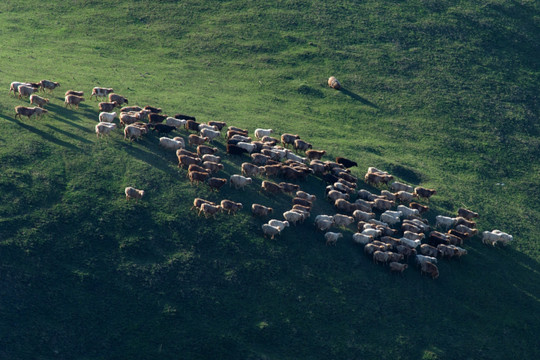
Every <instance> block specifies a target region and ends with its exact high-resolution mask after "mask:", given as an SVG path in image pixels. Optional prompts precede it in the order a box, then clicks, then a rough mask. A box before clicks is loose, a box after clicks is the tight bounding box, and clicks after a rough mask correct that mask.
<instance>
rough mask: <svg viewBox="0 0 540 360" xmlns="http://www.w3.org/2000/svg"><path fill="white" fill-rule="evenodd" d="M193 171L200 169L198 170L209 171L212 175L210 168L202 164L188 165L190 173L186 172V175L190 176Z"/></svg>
mask: <svg viewBox="0 0 540 360" xmlns="http://www.w3.org/2000/svg"><path fill="white" fill-rule="evenodd" d="M192 171H198V172H202V173H207V174H208V175H210V171H209V170H208V169H206V168H203V167H202V166H200V165H197V164H190V165H189V166H188V173H187V174H186V176H189V173H190V172H192Z"/></svg>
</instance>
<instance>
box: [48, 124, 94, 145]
mask: <svg viewBox="0 0 540 360" xmlns="http://www.w3.org/2000/svg"><path fill="white" fill-rule="evenodd" d="M45 126H46V127H48V128H49V129H51V130H54V131H56V132H58V133H60V134H62V135H65V136H68V137H71V138H73V139H76V140H79V141H80V142H83V143H87V144H89V143H91V141H90V140H88V139H85V138H83V137H80V136H78V135H75V134H72V133H70V132H67V131H64V130H62V129H59V128H57V127H56V126H52V125H49V124H45Z"/></svg>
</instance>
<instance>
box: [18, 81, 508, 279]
mask: <svg viewBox="0 0 540 360" xmlns="http://www.w3.org/2000/svg"><path fill="white" fill-rule="evenodd" d="M336 81H337V80H336ZM329 84H330V82H329ZM334 85H336V84H334ZM59 86H60V84H59V83H57V82H53V81H49V80H42V81H40V82H39V83H27V82H13V83H11V86H10V92H11V91H13V93H14V94H16V93H18V97H19V98H22V97H29V98H30V102H31V104H36V105H37V106H36V107H25V106H17V107H15V112H16V116H19V117H20V118H21V120H22V116H27V117H28V118H30V117H31V116H34V115H36V117H39V116H41V115H43V114H45V113H47V110H45V109H44V107H45V106H46V105H47V104H48V103H49V99H46V98H43V97H41V96H39V95H38V94H37V93H38V92H39V91H40V90H41V91H43V92H44V91H45V90H48V91H49V92H52V91H53V90H54V89H55V88H56V87H59ZM336 86H337V85H336ZM83 96H84V92H83V91H74V90H68V91H67V92H66V93H65V106H66V107H68V106H69V107H72V106H73V105H75V107H76V108H78V106H79V104H80V103H81V102H82V101H84V100H85V99H84V97H83ZM94 96H95V97H96V101H97V100H98V99H100V98H105V97H106V98H107V99H108V100H109V101H108V102H100V103H99V105H98V106H99V110H100V113H99V117H98V120H99V122H98V123H97V124H96V126H95V131H96V135H97V137H98V138H99V137H103V136H106V135H108V134H110V133H111V132H112V131H113V130H115V129H116V128H117V127H118V126H121V127H123V133H124V139H126V140H129V141H132V140H138V139H140V138H141V137H142V136H144V135H145V134H148V132H149V130H152V131H153V132H155V131H157V132H158V133H159V134H161V135H168V134H170V133H172V132H173V131H180V130H185V131H187V134H188V135H187V144H188V146H189V147H192V148H193V150H194V151H189V150H187V149H186V141H185V139H184V137H183V136H176V137H173V138H171V137H169V136H162V137H160V139H159V144H160V146H162V147H163V148H164V149H166V150H170V151H176V155H177V158H178V166H179V167H181V168H187V176H188V178H189V180H190V182H191V183H196V184H199V183H205V184H207V185H208V186H209V187H210V189H211V190H212V191H219V190H220V188H221V187H222V186H224V185H225V184H226V183H227V182H228V183H229V186H231V187H233V186H234V188H235V189H245V188H246V187H250V186H253V185H252V184H253V178H254V177H265V178H266V179H265V180H263V181H262V183H261V187H260V190H259V191H263V192H266V193H269V194H279V193H287V194H293V193H294V194H295V196H294V197H293V198H292V204H291V205H292V206H291V209H290V210H287V211H285V212H284V213H283V218H284V220H278V219H271V220H269V221H268V222H267V223H264V224H263V225H262V231H263V234H264V236H265V237H269V238H270V239H274V238H275V237H276V236H278V235H279V234H281V232H283V231H284V230H285V228H287V227H290V226H295V225H297V224H302V223H304V222H305V221H306V220H307V219H308V218H310V216H311V210H312V208H313V204H314V202H316V201H317V198H316V196H315V195H311V194H309V193H306V192H305V191H302V190H301V189H300V185H298V184H296V183H295V182H301V181H302V180H305V179H306V178H307V177H308V176H315V177H318V178H320V179H322V180H323V181H324V183H326V189H325V194H326V199H327V201H330V202H331V203H332V204H333V205H334V207H335V210H336V212H335V213H333V214H326V215H325V214H321V215H317V216H316V217H315V220H314V225H315V227H316V228H317V230H319V231H322V232H324V238H325V240H326V245H336V243H337V241H338V239H340V238H343V236H344V235H343V232H342V231H343V230H346V229H350V228H351V227H353V228H354V229H355V231H356V232H355V233H354V234H353V235H352V241H353V243H355V244H359V245H362V246H363V249H364V252H365V253H366V254H368V255H369V256H370V257H371V258H372V259H373V262H375V263H379V264H388V265H389V268H390V270H391V271H393V272H400V273H402V272H403V271H404V270H405V269H406V268H407V267H408V262H409V259H411V258H412V259H414V260H415V263H416V264H417V265H418V267H419V268H420V271H421V273H422V274H428V275H429V276H431V277H432V278H434V279H435V278H437V277H438V276H439V270H438V267H437V259H438V258H441V257H445V258H460V257H461V256H463V255H465V254H467V250H465V249H463V248H462V247H461V246H463V244H464V242H466V241H468V240H469V239H470V238H471V237H473V236H475V235H477V234H478V229H477V228H476V223H475V222H474V220H473V219H474V218H476V217H477V216H478V214H477V213H475V212H473V211H471V210H467V209H463V208H460V209H459V210H458V212H457V214H456V215H457V216H456V217H448V216H442V215H437V216H436V218H435V219H436V223H435V226H434V228H433V227H432V226H430V224H429V222H428V220H427V219H425V218H424V217H423V214H425V213H426V212H428V211H429V207H428V203H429V198H430V197H431V196H433V195H435V194H436V191H435V190H433V189H427V188H424V187H421V186H417V187H413V186H411V185H408V184H404V183H401V182H398V181H394V176H393V175H391V174H389V173H388V172H385V171H382V170H379V169H377V168H374V167H369V168H368V170H367V172H366V174H365V176H364V179H363V181H364V182H365V183H366V184H370V185H372V186H373V187H375V188H379V189H381V190H380V193H379V194H373V193H371V192H370V191H368V190H366V189H358V184H359V183H361V182H360V181H359V179H358V178H357V177H356V176H354V175H353V174H352V173H351V171H350V168H351V167H355V166H358V164H357V163H356V162H355V161H353V160H350V159H346V158H343V157H338V158H336V159H335V161H323V160H322V158H323V156H324V155H326V151H324V150H314V149H313V146H312V144H310V143H308V142H307V141H305V140H303V139H301V138H300V136H298V135H295V134H288V133H285V134H282V135H281V136H280V137H279V138H275V137H272V135H273V133H274V131H273V130H272V129H260V128H259V129H255V131H254V138H251V137H250V136H249V132H248V130H247V129H241V128H237V127H234V126H228V128H227V130H226V131H225V130H224V129H225V127H226V126H227V124H226V123H224V122H220V121H209V122H208V123H199V122H197V121H196V118H195V117H193V116H188V115H183V114H176V115H174V116H172V117H170V116H167V115H163V114H161V112H162V111H161V109H160V108H156V107H153V106H146V107H144V108H141V107H139V106H124V107H121V106H123V105H124V104H128V99H127V98H126V97H124V96H121V95H118V94H116V93H114V91H113V89H112V88H102V87H95V88H93V89H92V94H91V96H90V98H92V97H94ZM117 107H121V108H120V112H119V114H117V113H116V111H115V108H117ZM117 117H118V125H117V123H116V122H115V120H116V118H117ZM190 132H194V133H191V134H190ZM223 132H224V133H225V134H226V135H222V133H223ZM221 136H224V137H226V152H227V155H231V156H237V157H241V158H242V159H243V160H245V159H250V161H245V162H243V163H242V165H241V173H240V174H233V175H231V176H230V177H229V178H228V179H226V178H220V177H217V176H215V175H216V174H217V173H219V172H220V171H222V170H223V164H222V163H221V157H220V156H219V155H218V149H217V148H216V147H213V146H211V144H212V142H213V141H214V140H215V139H216V138H219V137H221ZM293 150H294V151H293ZM300 154H301V155H300ZM302 155H303V156H302ZM270 179H272V180H274V181H270ZM277 179H279V180H277ZM276 180H277V181H276ZM281 180H284V181H281ZM278 181H279V182H278ZM383 188H384V189H383ZM125 195H126V199H127V200H129V199H132V198H133V199H137V200H138V199H140V198H142V197H143V195H144V190H138V189H135V188H133V187H127V188H126V189H125ZM413 200H417V201H421V202H424V204H422V203H420V202H415V201H413ZM193 209H197V210H198V214H199V215H201V214H204V216H205V217H207V218H208V217H213V216H215V215H216V214H217V213H218V212H220V211H222V212H227V213H228V214H235V213H237V212H238V211H240V210H242V209H243V204H242V203H240V202H235V201H232V200H228V199H224V200H222V201H221V202H220V203H219V204H217V203H213V202H211V201H208V200H205V199H202V198H195V199H194V201H193V207H192V210H193ZM272 212H273V209H272V208H271V207H269V206H265V205H263V204H252V206H251V213H252V214H253V215H254V216H256V217H260V218H266V217H269V216H270V214H272ZM330 230H333V231H330ZM512 240H513V237H512V236H511V235H509V234H507V233H504V232H502V231H500V230H493V231H484V232H483V233H482V241H483V243H485V244H491V245H495V244H497V243H501V244H503V245H507V244H508V243H509V242H511V241H512Z"/></svg>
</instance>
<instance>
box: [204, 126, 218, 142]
mask: <svg viewBox="0 0 540 360" xmlns="http://www.w3.org/2000/svg"><path fill="white" fill-rule="evenodd" d="M200 132H201V136H204V137H207V138H209V139H210V142H212V140H214V139H215V138H217V137H219V136H221V133H220V132H219V131H217V130H212V129H208V128H204V129H201V130H200Z"/></svg>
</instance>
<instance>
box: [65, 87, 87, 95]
mask: <svg viewBox="0 0 540 360" xmlns="http://www.w3.org/2000/svg"><path fill="white" fill-rule="evenodd" d="M68 95H77V96H84V91H76V90H72V89H70V90H68V91H66V93H65V94H64V97H66V96H68Z"/></svg>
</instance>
